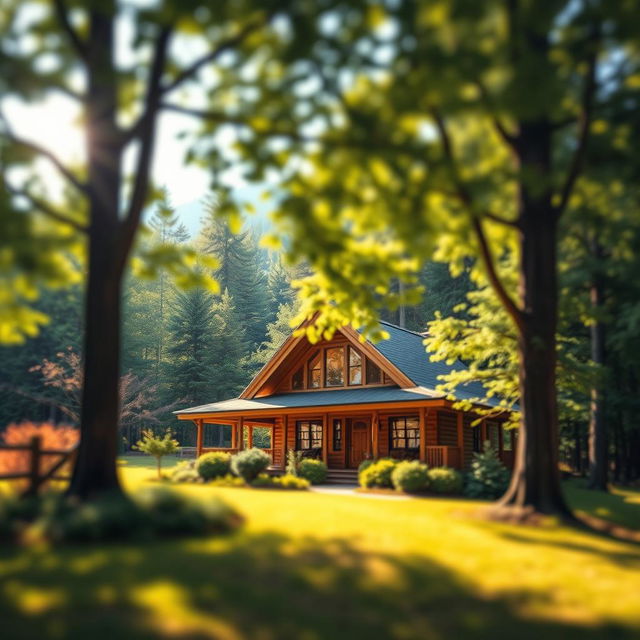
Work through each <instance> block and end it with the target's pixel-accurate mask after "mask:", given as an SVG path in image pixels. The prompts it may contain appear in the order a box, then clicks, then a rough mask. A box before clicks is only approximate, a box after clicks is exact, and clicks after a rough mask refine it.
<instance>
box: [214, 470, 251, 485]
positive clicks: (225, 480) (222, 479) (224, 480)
mask: <svg viewBox="0 0 640 640" xmlns="http://www.w3.org/2000/svg"><path fill="white" fill-rule="evenodd" d="M211 484H212V485H213V486H214V487H244V486H246V484H245V481H244V480H243V479H242V478H238V477H237V476H233V475H231V474H230V473H228V474H227V475H226V476H219V477H218V478H214V479H213V480H211Z"/></svg>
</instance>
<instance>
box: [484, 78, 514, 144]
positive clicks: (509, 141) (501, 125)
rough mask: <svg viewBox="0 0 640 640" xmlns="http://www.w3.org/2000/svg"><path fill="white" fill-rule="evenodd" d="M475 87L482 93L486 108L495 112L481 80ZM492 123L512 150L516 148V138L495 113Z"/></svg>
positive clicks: (492, 116) (492, 115)
mask: <svg viewBox="0 0 640 640" xmlns="http://www.w3.org/2000/svg"><path fill="white" fill-rule="evenodd" d="M475 85H476V86H477V87H478V90H479V91H480V96H481V97H482V100H483V102H484V103H485V107H486V108H487V109H488V110H489V111H491V112H493V105H492V102H491V98H490V97H489V92H488V91H487V89H486V87H485V86H484V85H483V84H482V82H481V81H480V80H476V81H475ZM491 121H492V122H493V126H494V128H495V130H496V131H497V132H498V134H499V135H500V137H501V138H502V139H503V140H504V141H505V142H506V143H507V144H508V145H509V146H510V147H511V148H515V144H516V138H515V136H514V135H512V134H511V133H509V131H508V130H507V128H506V127H505V125H504V123H503V122H502V121H501V120H500V118H498V116H497V115H496V114H495V113H492V114H491Z"/></svg>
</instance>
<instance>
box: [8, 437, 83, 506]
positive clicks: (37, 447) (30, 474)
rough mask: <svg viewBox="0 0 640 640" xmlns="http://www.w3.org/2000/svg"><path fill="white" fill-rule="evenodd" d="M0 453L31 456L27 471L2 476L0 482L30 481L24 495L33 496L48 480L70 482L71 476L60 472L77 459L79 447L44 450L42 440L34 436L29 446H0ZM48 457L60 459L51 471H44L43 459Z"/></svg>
mask: <svg viewBox="0 0 640 640" xmlns="http://www.w3.org/2000/svg"><path fill="white" fill-rule="evenodd" d="M0 451H26V452H28V453H29V454H30V455H29V461H28V462H29V463H28V465H27V466H28V470H27V471H18V472H15V473H5V474H0V480H28V481H29V482H28V485H27V488H26V489H25V491H24V492H23V495H25V496H33V495H36V494H37V493H38V490H39V489H40V487H42V486H43V485H44V483H45V482H47V481H48V480H69V478H70V476H68V475H61V474H60V473H59V472H60V471H61V469H62V468H63V467H64V465H65V464H67V463H68V462H71V461H72V459H73V458H74V457H75V455H76V453H77V451H78V445H77V444H76V445H74V446H73V447H71V448H70V449H43V448H42V438H41V437H40V436H34V437H33V438H31V441H30V442H29V443H28V444H0ZM48 456H59V457H60V459H59V460H56V461H55V462H54V464H53V465H52V466H51V467H50V468H49V469H47V470H46V471H42V469H41V466H42V464H41V463H42V459H43V458H45V457H48Z"/></svg>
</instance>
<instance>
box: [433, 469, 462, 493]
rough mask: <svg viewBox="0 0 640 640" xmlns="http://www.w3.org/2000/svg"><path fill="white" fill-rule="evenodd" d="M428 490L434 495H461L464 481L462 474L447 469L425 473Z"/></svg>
mask: <svg viewBox="0 0 640 640" xmlns="http://www.w3.org/2000/svg"><path fill="white" fill-rule="evenodd" d="M427 480H428V485H429V490H430V491H433V492H434V493H443V494H456V493H462V486H463V484H464V480H463V478H462V474H461V473H460V472H459V471H456V470H455V469H450V468H449V467H437V468H435V469H429V470H428V471H427Z"/></svg>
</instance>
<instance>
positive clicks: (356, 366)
mask: <svg viewBox="0 0 640 640" xmlns="http://www.w3.org/2000/svg"><path fill="white" fill-rule="evenodd" d="M352 353H355V354H356V355H357V356H358V358H360V364H354V365H352V364H351V354H352ZM346 355H347V357H346V359H345V364H346V368H347V379H346V383H347V386H348V387H361V386H363V385H364V371H363V369H364V364H365V361H366V359H367V358H366V357H365V356H364V355H362V354H361V353H360V352H359V351H358V350H357V349H354V348H353V347H352V346H351V345H350V344H349V345H347V354H346ZM353 369H360V382H351V371H352V370H353Z"/></svg>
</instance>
